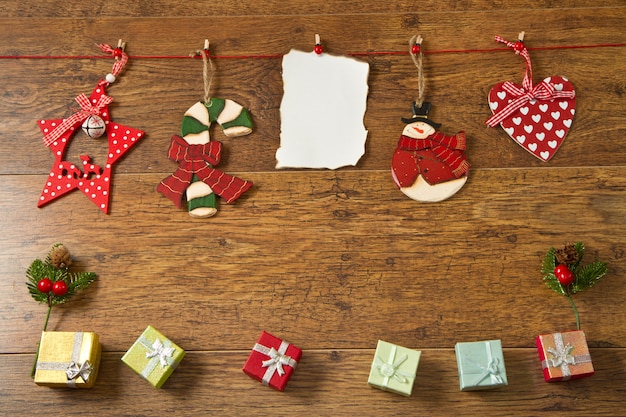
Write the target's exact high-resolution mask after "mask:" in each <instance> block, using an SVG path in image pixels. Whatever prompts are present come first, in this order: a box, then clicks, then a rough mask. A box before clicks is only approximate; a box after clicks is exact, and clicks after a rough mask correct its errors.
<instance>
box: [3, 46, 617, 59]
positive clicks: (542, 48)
mask: <svg viewBox="0 0 626 417" xmlns="http://www.w3.org/2000/svg"><path fill="white" fill-rule="evenodd" d="M624 46H626V43H604V44H594V45H559V46H537V47H532V48H527V49H528V50H529V51H547V50H556V49H591V48H621V47H624ZM507 51H510V49H507V48H490V49H440V50H431V51H423V53H424V54H426V55H428V54H471V53H491V52H507ZM408 54H409V52H408V51H407V52H403V51H364V52H350V53H347V54H346V55H350V56H377V55H408ZM282 57H283V54H266V55H211V58H212V59H278V58H282ZM129 58H130V59H199V58H201V57H200V56H189V55H129ZM0 59H111V57H110V56H106V55H0Z"/></svg>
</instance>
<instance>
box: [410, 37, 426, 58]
mask: <svg viewBox="0 0 626 417" xmlns="http://www.w3.org/2000/svg"><path fill="white" fill-rule="evenodd" d="M423 40H424V38H422V35H417V37H416V38H415V41H414V43H413V45H412V46H411V53H412V54H413V55H417V54H419V53H420V52H421V51H422V41H423Z"/></svg>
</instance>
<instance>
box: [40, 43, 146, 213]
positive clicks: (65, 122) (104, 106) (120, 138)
mask: <svg viewBox="0 0 626 417" xmlns="http://www.w3.org/2000/svg"><path fill="white" fill-rule="evenodd" d="M99 47H100V49H101V50H102V51H103V52H105V53H110V54H111V55H113V56H114V57H115V63H114V64H113V70H112V71H111V73H110V74H107V76H106V77H105V79H103V80H100V81H99V82H98V84H97V85H96V87H95V88H94V90H93V92H92V93H91V95H90V96H89V97H87V96H86V95H85V94H80V95H79V96H78V97H76V102H77V103H78V104H79V106H80V110H78V111H76V112H75V113H73V114H72V115H71V116H69V117H67V118H65V119H48V120H40V121H39V128H40V129H41V131H42V133H43V134H44V138H43V142H44V144H45V145H46V146H48V147H49V148H50V151H51V152H52V154H53V155H54V163H53V165H52V169H51V170H50V175H49V176H48V179H47V180H46V184H45V186H44V189H43V192H42V193H41V197H40V198H39V203H38V205H37V206H38V207H42V206H44V205H46V204H48V203H50V202H52V201H54V200H56V199H57V198H59V197H61V196H63V195H65V194H67V193H69V192H70V191H73V190H75V189H79V190H81V191H82V192H83V193H84V194H85V195H86V196H87V197H88V198H89V199H90V200H91V201H92V202H93V203H94V204H96V206H98V208H100V210H102V211H103V212H105V213H108V212H109V199H110V189H111V180H112V174H113V165H114V164H115V163H116V162H117V161H118V160H119V159H120V158H121V157H122V156H124V154H126V152H128V151H129V150H130V149H131V148H132V147H133V146H134V145H135V144H136V143H137V142H138V141H139V140H140V139H141V138H142V137H143V135H144V132H143V131H141V130H138V129H134V128H132V127H127V126H124V125H121V124H119V123H116V122H114V121H113V120H112V119H111V114H110V113H109V104H110V103H111V102H112V101H113V98H112V97H110V96H108V95H106V89H107V87H108V86H109V85H111V83H113V82H114V81H115V79H116V77H117V76H118V75H119V73H120V72H121V71H122V68H123V67H124V65H126V62H127V61H128V55H126V53H125V52H124V44H123V43H122V42H121V41H120V42H119V43H118V46H117V47H116V48H111V47H110V46H109V45H106V44H101V45H99ZM79 126H80V127H82V130H83V132H84V133H85V134H86V135H87V136H88V137H89V138H97V137H100V136H102V135H104V134H105V133H106V136H107V141H108V152H107V157H106V161H105V162H104V164H103V165H97V164H96V163H94V162H92V161H91V157H90V156H88V155H81V157H80V158H81V160H82V166H81V164H76V163H72V162H70V161H68V160H66V159H65V157H66V155H65V154H66V150H67V147H68V146H69V145H70V142H71V141H72V139H74V134H75V133H76V131H77V129H78V127H79Z"/></svg>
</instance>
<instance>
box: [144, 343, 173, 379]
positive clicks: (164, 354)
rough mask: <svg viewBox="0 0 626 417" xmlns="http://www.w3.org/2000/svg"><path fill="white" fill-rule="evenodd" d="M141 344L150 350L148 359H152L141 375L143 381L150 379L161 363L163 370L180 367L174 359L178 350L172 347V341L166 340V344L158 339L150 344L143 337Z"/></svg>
mask: <svg viewBox="0 0 626 417" xmlns="http://www.w3.org/2000/svg"><path fill="white" fill-rule="evenodd" d="M139 342H140V343H141V344H142V345H143V346H144V347H145V348H146V349H148V351H147V352H146V358H152V359H150V361H149V362H148V364H147V365H146V366H145V367H144V368H143V370H142V371H141V374H140V375H141V377H142V378H143V379H148V377H149V376H150V374H151V373H152V372H153V371H154V370H155V369H156V367H157V365H158V364H159V363H160V364H161V368H165V367H166V366H174V367H175V366H177V365H178V362H176V361H175V360H174V357H173V356H174V352H175V351H176V349H175V348H173V347H172V341H171V340H169V339H165V342H163V343H162V342H161V341H160V340H159V338H158V337H157V338H156V339H155V340H154V342H152V344H150V342H149V341H148V340H147V339H145V338H144V337H143V336H142V337H141V339H139Z"/></svg>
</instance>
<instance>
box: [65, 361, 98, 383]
mask: <svg viewBox="0 0 626 417" xmlns="http://www.w3.org/2000/svg"><path fill="white" fill-rule="evenodd" d="M92 371H93V366H91V363H90V362H89V361H85V362H83V363H82V364H81V365H78V363H76V362H74V361H72V362H70V364H69V366H68V367H67V370H66V371H65V374H66V375H67V379H68V381H71V380H73V379H77V378H78V377H79V376H80V377H81V378H82V379H83V381H85V382H87V381H89V376H90V375H91V372H92Z"/></svg>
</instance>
